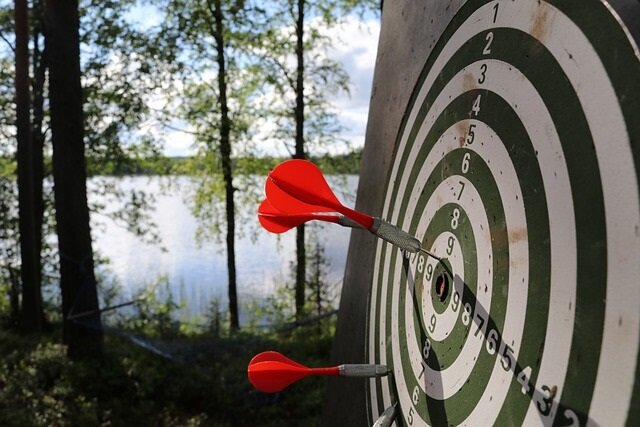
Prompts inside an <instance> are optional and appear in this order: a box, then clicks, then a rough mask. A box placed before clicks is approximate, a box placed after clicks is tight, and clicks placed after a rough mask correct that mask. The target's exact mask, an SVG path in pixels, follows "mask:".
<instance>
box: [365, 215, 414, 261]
mask: <svg viewBox="0 0 640 427" xmlns="http://www.w3.org/2000/svg"><path fill="white" fill-rule="evenodd" d="M369 231H371V232H372V233H373V234H375V235H376V236H378V237H380V238H381V239H382V240H385V241H387V242H389V243H391V244H392V245H395V246H397V247H399V248H400V249H402V250H405V251H408V252H412V253H415V252H418V251H419V250H420V247H421V246H422V245H421V243H420V241H419V240H418V239H416V238H415V237H414V236H412V235H411V234H409V233H407V232H405V231H402V230H401V229H400V228H399V227H396V226H395V225H393V224H389V223H388V222H387V221H385V220H383V219H381V218H378V217H376V218H374V219H373V225H372V226H371V228H370V229H369Z"/></svg>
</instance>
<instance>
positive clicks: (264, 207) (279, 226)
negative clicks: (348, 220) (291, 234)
mask: <svg viewBox="0 0 640 427" xmlns="http://www.w3.org/2000/svg"><path fill="white" fill-rule="evenodd" d="M309 206H311V205H309ZM341 218H342V216H341V215H339V214H338V213H337V212H333V213H329V212H320V213H316V212H300V213H282V212H280V211H279V210H277V209H276V208H274V207H273V205H272V204H271V203H270V202H269V200H268V199H264V200H263V201H262V203H260V206H259V207H258V220H259V221H260V224H262V226H263V227H264V228H265V229H266V230H268V231H270V232H272V233H284V232H285V231H287V230H290V229H292V228H293V227H297V226H298V225H300V224H304V223H305V222H307V221H311V220H320V221H326V222H333V223H339V221H340V219H341Z"/></svg>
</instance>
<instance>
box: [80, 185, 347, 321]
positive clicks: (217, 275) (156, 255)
mask: <svg viewBox="0 0 640 427" xmlns="http://www.w3.org/2000/svg"><path fill="white" fill-rule="evenodd" d="M169 179H170V178H167V177H124V178H94V179H93V180H92V181H91V182H90V183H89V184H90V185H89V187H90V188H91V186H92V185H93V186H94V188H95V186H100V185H104V182H105V180H106V182H108V183H109V184H113V185H115V186H116V187H117V188H118V189H120V190H122V191H125V192H128V191H131V190H137V191H139V190H145V191H147V192H149V193H151V194H153V195H155V202H154V206H155V210H154V211H153V212H152V213H151V219H152V220H153V221H154V222H155V223H156V224H157V226H158V231H159V234H160V237H161V239H162V245H163V246H164V248H166V251H163V250H162V249H161V248H160V247H158V246H157V245H151V244H148V243H144V242H143V241H141V240H140V239H139V238H138V237H136V236H134V235H133V234H132V233H130V232H129V231H127V230H126V229H125V228H123V227H122V226H121V225H118V224H116V223H115V222H114V221H112V220H110V219H108V218H106V217H104V216H102V215H97V214H94V215H93V216H92V231H93V234H94V250H96V252H97V253H99V254H100V255H101V256H104V257H107V258H108V259H109V264H108V265H107V266H106V269H107V270H108V272H107V273H106V274H107V275H108V276H109V277H112V278H114V279H116V280H117V282H118V283H119V284H120V286H121V290H122V297H123V298H130V297H131V296H132V295H134V294H135V293H136V292H138V291H140V290H141V289H143V288H145V287H147V286H149V285H150V284H151V283H153V282H155V281H156V280H157V279H158V278H159V277H161V276H166V278H167V280H168V289H169V292H170V293H171V295H172V297H173V298H174V300H175V301H177V302H180V301H182V302H184V303H185V308H184V310H183V312H182V313H181V315H182V316H184V317H193V316H195V315H204V314H205V313H206V312H207V310H208V308H209V304H210V302H211V301H212V300H213V299H214V298H218V299H219V300H220V301H221V302H222V304H223V306H226V295H227V283H228V281H227V269H226V254H225V246H224V244H223V243H222V241H224V239H222V240H221V242H211V241H206V242H202V243H199V242H197V241H196V238H195V234H196V229H197V226H198V224H197V220H196V218H194V216H193V215H192V213H191V211H190V202H189V200H187V199H188V197H187V196H186V195H188V194H191V193H192V192H193V189H194V186H195V183H194V182H193V181H192V180H191V179H190V178H188V177H177V178H176V177H174V178H171V179H172V180H173V182H172V185H171V186H170V188H169V189H168V190H166V187H167V184H168V180H169ZM330 181H333V182H332V183H331V184H332V186H333V187H334V188H337V187H338V185H339V184H338V182H342V183H343V184H344V185H345V186H344V193H346V194H352V195H355V192H356V187H357V176H348V177H346V179H345V178H342V179H341V180H338V181H336V180H335V179H334V180H331V179H330ZM163 188H164V189H165V190H166V191H162V189H163ZM338 194H341V192H340V191H338ZM89 197H90V200H91V201H92V202H99V203H101V204H103V205H105V206H106V208H107V211H114V210H117V209H121V204H118V202H117V201H114V200H109V199H108V198H106V197H104V196H100V195H97V194H96V193H95V192H92V193H90V196H89ZM343 200H344V201H345V202H346V203H349V204H353V200H345V199H344V198H343ZM256 206H257V205H256ZM237 221H238V222H242V223H243V226H244V227H245V233H244V235H243V236H241V237H238V238H237V239H236V259H237V264H236V266H237V274H238V292H239V296H240V302H241V303H242V302H243V301H244V302H247V301H248V300H249V299H250V298H258V299H259V298H264V297H266V296H268V295H269V294H271V293H273V292H274V290H275V289H276V288H277V287H279V286H281V284H282V283H283V281H284V280H286V279H287V278H288V277H289V274H290V273H289V271H290V264H291V263H292V262H293V260H294V259H295V232H289V233H285V234H283V235H280V236H276V235H273V234H270V233H267V232H266V231H263V230H262V229H258V227H259V225H258V221H257V217H256V216H255V215H250V217H247V218H238V219H237ZM252 232H253V234H254V235H255V236H256V240H255V241H254V240H252V238H251V234H252ZM317 234H318V235H319V236H320V242H321V244H322V245H323V246H324V248H325V255H326V257H327V258H328V261H329V268H328V277H327V279H328V280H330V281H331V283H334V282H338V281H340V280H341V279H342V275H343V272H344V265H345V261H346V255H347V248H348V243H349V234H350V230H348V229H345V228H342V227H339V226H335V225H327V226H324V227H322V229H321V230H319V231H318V233H317ZM157 292H159V293H160V294H162V293H163V292H164V291H163V289H162V287H160V288H159V289H158V291H157ZM161 296H163V297H166V294H165V295H161Z"/></svg>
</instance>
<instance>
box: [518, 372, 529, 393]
mask: <svg viewBox="0 0 640 427" xmlns="http://www.w3.org/2000/svg"><path fill="white" fill-rule="evenodd" d="M529 378H531V366H527V367H526V368H524V369H523V370H522V371H520V373H519V374H518V376H517V377H516V381H518V383H520V385H521V386H522V388H521V389H520V391H521V392H522V394H527V393H529V391H530V390H531V386H530V385H529Z"/></svg>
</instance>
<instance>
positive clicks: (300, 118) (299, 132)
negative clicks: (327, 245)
mask: <svg viewBox="0 0 640 427" xmlns="http://www.w3.org/2000/svg"><path fill="white" fill-rule="evenodd" d="M304 7H305V2H304V0H298V13H297V19H296V58H297V62H298V65H297V69H296V107H295V119H296V151H295V155H294V158H295V159H304V158H306V154H305V151H304V44H303V42H304ZM296 261H297V265H296V284H295V299H296V317H297V318H301V317H302V315H303V310H304V300H305V280H306V270H307V266H306V263H307V254H306V247H305V238H304V224H302V225H299V226H298V227H297V229H296Z"/></svg>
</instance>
